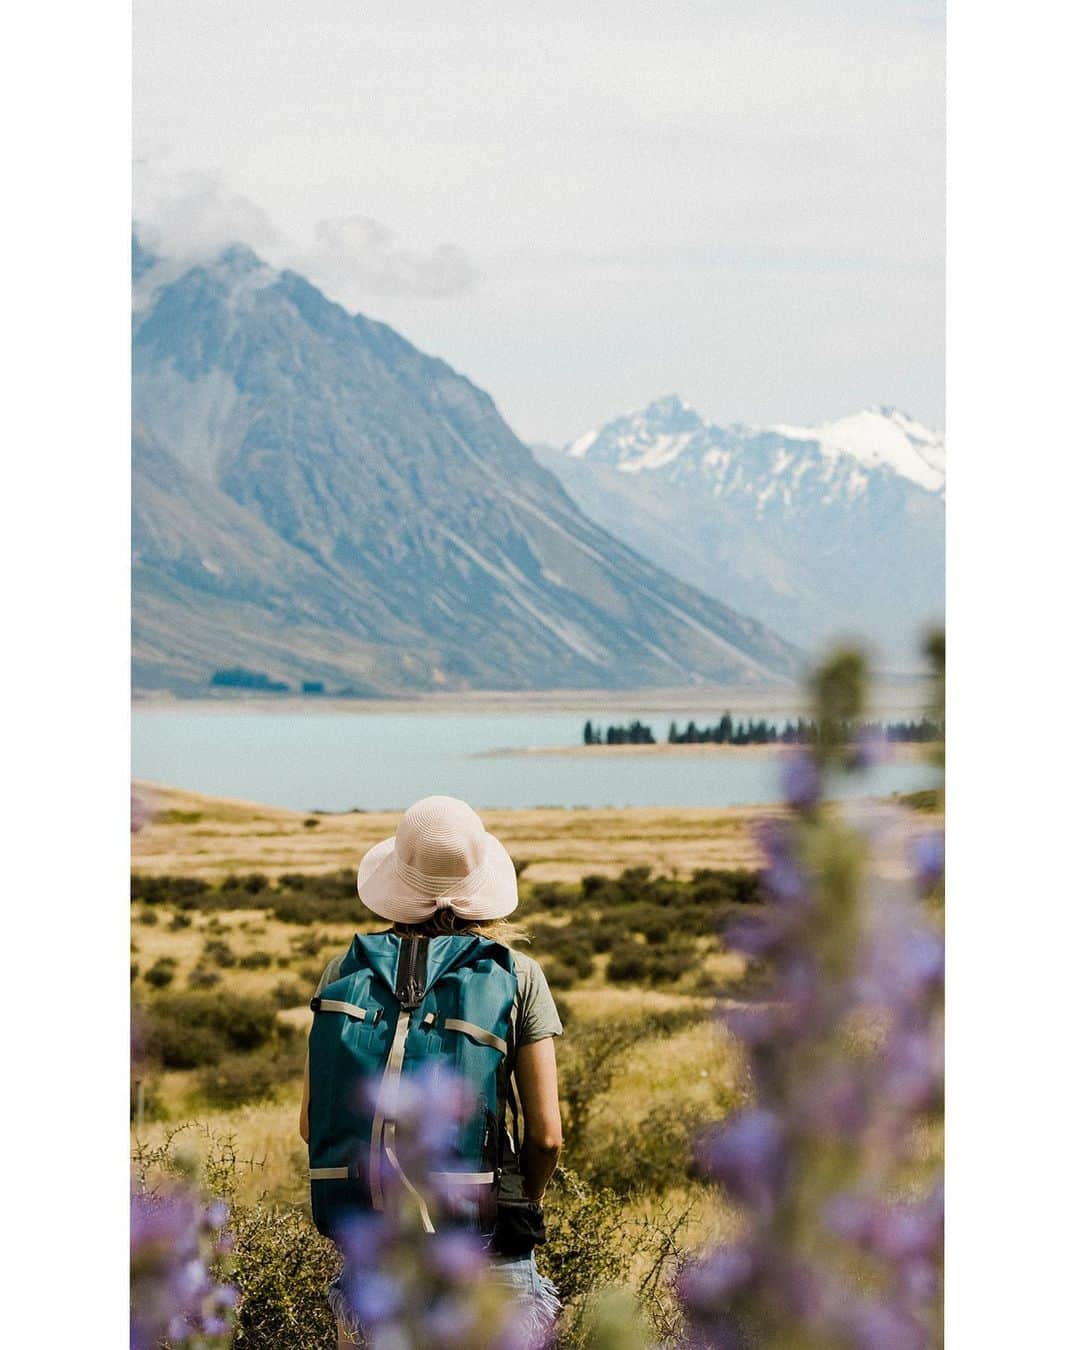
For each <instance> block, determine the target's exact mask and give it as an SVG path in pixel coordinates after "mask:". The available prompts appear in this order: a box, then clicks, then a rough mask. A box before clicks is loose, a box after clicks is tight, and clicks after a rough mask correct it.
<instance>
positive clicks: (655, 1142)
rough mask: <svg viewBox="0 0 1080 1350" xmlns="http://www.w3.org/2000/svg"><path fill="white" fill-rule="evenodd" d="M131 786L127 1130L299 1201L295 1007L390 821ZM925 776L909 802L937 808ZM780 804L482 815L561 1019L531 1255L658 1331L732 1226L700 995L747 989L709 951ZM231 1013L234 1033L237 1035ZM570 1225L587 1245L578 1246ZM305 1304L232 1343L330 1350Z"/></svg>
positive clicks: (727, 996) (740, 975)
mask: <svg viewBox="0 0 1080 1350" xmlns="http://www.w3.org/2000/svg"><path fill="white" fill-rule="evenodd" d="M147 791H149V793H150V794H151V795H152V798H153V805H154V809H155V812H156V816H155V818H154V820H153V821H152V823H151V824H149V825H148V826H146V827H145V828H144V829H143V830H142V831H141V832H140V833H139V834H138V835H136V836H135V839H134V847H133V853H134V856H133V901H132V929H131V933H132V941H131V962H132V1000H133V1003H134V1004H135V1005H136V1007H137V1009H139V1016H140V1019H141V1021H142V1022H143V1024H144V1027H149V1030H148V1031H147V1032H146V1033H145V1034H146V1038H147V1045H148V1047H149V1048H148V1050H147V1052H146V1054H145V1058H144V1061H143V1067H142V1068H141V1069H140V1070H139V1073H140V1078H141V1083H142V1089H141V1106H142V1124H141V1128H136V1127H135V1120H134V1114H135V1109H136V1107H135V1102H136V1100H137V1098H136V1097H133V1134H134V1135H135V1136H136V1139H135V1142H136V1146H137V1147H138V1146H139V1145H140V1144H141V1145H142V1146H144V1147H150V1148H153V1147H155V1146H158V1145H161V1144H162V1143H163V1142H165V1141H166V1140H167V1139H168V1138H169V1137H170V1135H171V1134H172V1132H173V1131H175V1130H176V1129H177V1128H178V1127H184V1128H183V1129H182V1130H181V1134H180V1136H178V1139H179V1141H180V1145H181V1147H190V1148H191V1149H192V1150H193V1152H194V1154H195V1155H198V1154H200V1153H204V1154H205V1153H206V1152H207V1151H208V1150H212V1149H213V1148H214V1147H218V1146H220V1141H222V1140H228V1141H229V1147H230V1148H233V1149H235V1155H236V1158H237V1159H238V1165H237V1181H238V1191H237V1200H238V1202H239V1203H241V1204H242V1205H246V1206H251V1207H258V1206H263V1207H269V1208H270V1209H271V1210H273V1211H274V1212H279V1211H280V1212H282V1213H292V1214H294V1215H296V1216H301V1215H302V1213H303V1212H304V1207H305V1205H306V1202H307V1181H306V1166H307V1162H306V1153H305V1148H304V1145H303V1144H302V1142H301V1140H300V1138H299V1135H298V1133H297V1128H296V1125H297V1115H298V1110H299V1104H300V1090H301V1073H302V1064H303V1054H304V1045H305V1040H306V1032H307V1028H308V1026H309V1022H310V1016H311V1014H310V1012H309V1010H308V1007H307V1004H308V1000H309V999H310V997H311V995H312V993H313V991H314V988H315V985H316V982H317V980H318V978H319V975H320V974H321V972H322V970H323V968H324V967H325V965H326V963H327V961H328V960H329V959H330V958H331V957H332V956H334V955H336V954H338V953H339V952H341V951H343V950H344V949H345V948H346V946H347V945H348V943H349V941H350V940H351V937H352V935H353V933H354V932H355V931H357V930H360V931H364V930H365V929H366V930H373V929H375V928H381V927H383V926H384V925H383V924H381V923H380V922H379V921H377V920H368V919H367V918H366V911H364V910H363V907H362V906H361V905H360V904H359V902H358V900H357V897H356V895H355V888H354V884H353V875H354V871H355V866H356V863H357V861H358V859H359V857H360V855H361V854H362V853H363V851H364V849H365V848H367V847H368V846H369V845H370V844H371V843H373V842H375V841H376V840H378V839H380V838H383V837H385V836H386V835H387V834H389V833H392V831H393V828H394V825H395V824H396V817H394V816H389V815H376V814H367V813H362V812H355V813H348V814H342V815H319V816H306V815H304V814H302V813H298V812H293V811H287V810H281V809H277V808H272V807H265V806H259V805H255V804H251V803H244V802H235V801H224V800H218V799H213V798H208V797H203V796H199V795H197V794H194V793H189V792H178V791H174V790H167V789H162V788H153V789H147ZM931 796H932V794H920V800H919V801H918V802H916V801H912V802H911V805H912V806H915V807H916V808H917V809H921V810H923V811H930V812H936V811H937V810H938V809H939V806H940V803H939V802H938V801H936V800H931V799H930V798H931ZM922 798H926V800H922ZM774 813H775V812H774V809H772V808H763V809H755V810H754V811H753V812H750V811H746V810H738V809H726V810H708V809H688V810H682V809H679V810H667V809H633V810H622V811H614V810H564V811H556V810H531V811H502V812H487V813H485V822H486V824H487V825H488V827H489V828H490V829H492V830H493V831H494V832H495V833H496V834H498V835H499V836H500V837H501V838H502V839H503V840H504V842H505V843H506V844H507V846H508V847H509V849H510V851H511V853H512V855H513V856H514V858H515V860H516V861H517V862H518V864H519V867H520V868H521V869H522V874H521V875H522V881H521V888H522V902H521V905H520V907H519V910H518V912H517V914H516V915H515V918H520V920H521V922H522V924H523V926H524V927H525V929H526V930H527V931H528V932H530V933H531V934H532V939H533V940H532V942H531V943H530V944H529V945H528V946H526V947H525V948H524V949H525V950H528V951H530V952H531V953H532V954H533V955H535V956H536V957H537V959H538V960H540V962H541V964H542V965H543V966H544V969H545V971H546V972H547V974H548V977H549V980H550V982H551V984H552V987H553V992H554V995H555V999H556V1002H557V1004H558V1006H559V1008H560V1011H561V1013H562V1015H563V1019H564V1022H565V1024H566V1034H565V1036H564V1037H563V1038H562V1040H561V1042H560V1044H559V1062H560V1080H561V1086H562V1095H563V1102H564V1118H565V1126H566V1149H565V1153H564V1162H565V1164H566V1167H567V1168H568V1169H569V1173H568V1174H567V1175H566V1176H564V1177H563V1178H562V1179H561V1180H560V1181H559V1182H558V1184H556V1186H555V1187H554V1189H553V1191H552V1193H551V1197H550V1205H549V1214H550V1216H551V1223H552V1230H553V1231H552V1241H551V1242H550V1243H549V1245H548V1247H547V1248H546V1249H545V1250H544V1253H543V1256H542V1260H541V1264H542V1265H543V1263H544V1262H545V1261H546V1262H548V1263H549V1268H550V1269H551V1270H552V1273H553V1274H559V1275H560V1278H561V1280H562V1282H563V1283H564V1285H565V1284H567V1283H569V1284H570V1286H571V1288H570V1293H571V1294H572V1296H573V1297H572V1298H571V1300H570V1301H571V1304H572V1309H571V1312H573V1310H574V1308H577V1309H579V1310H580V1308H581V1306H583V1304H584V1303H585V1302H587V1296H588V1294H589V1292H590V1290H591V1289H592V1287H593V1286H594V1285H599V1284H602V1283H605V1282H611V1281H612V1280H613V1281H614V1282H615V1283H617V1284H619V1285H621V1286H623V1287H625V1288H628V1289H630V1290H633V1291H634V1292H635V1293H636V1294H637V1295H638V1296H639V1298H640V1299H641V1300H642V1302H643V1304H644V1306H645V1307H646V1309H647V1311H648V1313H649V1316H650V1317H651V1319H652V1322H653V1327H654V1333H655V1334H656V1335H657V1336H658V1338H659V1340H660V1341H661V1342H662V1341H663V1340H664V1339H665V1338H667V1336H668V1334H669V1333H670V1332H671V1330H672V1321H671V1319H672V1317H673V1315H674V1314H673V1308H672V1303H671V1300H670V1299H669V1298H667V1297H666V1296H665V1295H664V1293H663V1288H664V1283H665V1281H666V1279H667V1277H668V1276H670V1275H671V1274H673V1273H674V1270H675V1269H676V1267H677V1265H678V1263H679V1261H680V1260H681V1259H682V1257H683V1254H684V1253H686V1252H687V1251H689V1250H692V1249H694V1248H696V1247H698V1246H700V1245H701V1244H702V1243H703V1242H704V1241H705V1240H706V1239H708V1238H709V1237H710V1236H716V1235H719V1234H721V1233H729V1232H730V1231H731V1230H732V1228H733V1226H734V1225H735V1223H736V1215H735V1214H734V1213H733V1211H732V1210H731V1209H730V1207H728V1206H727V1205H726V1204H725V1203H724V1202H723V1200H722V1199H721V1198H720V1196H719V1195H718V1193H717V1192H716V1191H715V1190H713V1189H711V1188H708V1187H706V1186H705V1185H704V1184H703V1183H702V1182H701V1181H700V1180H698V1179H697V1178H696V1177H695V1176H694V1175H693V1173H692V1171H691V1170H690V1168H689V1166H688V1163H687V1158H688V1156H689V1152H690V1144H691V1141H692V1139H693V1137H694V1134H695V1133H696V1131H697V1129H698V1128H699V1126H700V1125H702V1124H703V1123H705V1122H707V1121H709V1120H715V1119H718V1118H721V1117H723V1116H724V1115H725V1114H726V1113H727V1112H728V1111H730V1110H731V1109H733V1108H734V1107H735V1106H737V1105H739V1104H740V1103H741V1102H743V1101H745V1100H746V1083H745V1075H744V1066H743V1062H742V1057H741V1053H740V1050H739V1047H738V1045H737V1043H736V1042H735V1041H734V1040H733V1039H732V1038H731V1037H730V1036H729V1034H728V1033H727V1032H726V1031H725V1030H724V1029H723V1028H722V1027H721V1026H720V1025H719V1024H718V1022H717V1021H716V1018H715V1016H714V1009H715V1007H716V1002H717V999H718V998H719V999H720V1000H721V1001H728V1002H736V1003H737V1002H740V1001H741V1000H742V999H743V998H744V997H745V996H746V994H747V991H748V989H752V982H753V978H754V972H753V970H752V969H751V970H748V969H747V966H746V963H745V960H744V958H743V957H742V956H740V955H737V954H735V953H733V952H730V951H727V950H726V949H725V946H724V941H723V930H724V925H725V923H726V922H727V921H728V920H729V919H730V918H731V917H734V916H735V915H736V914H737V912H738V911H739V910H741V909H742V908H743V907H744V906H746V905H756V904H757V903H758V902H759V899H760V893H759V891H758V889H757V878H756V868H757V867H758V866H759V864H760V858H759V856H758V852H757V848H756V845H755V843H754V840H753V834H752V828H753V824H754V821H755V820H760V819H761V818H762V817H763V816H766V815H770V814H774ZM571 930H572V931H571ZM215 1018H217V1019H218V1021H215ZM219 1024H220V1025H219ZM236 1026H241V1027H243V1028H245V1029H246V1030H245V1037H246V1039H244V1040H243V1041H242V1042H239V1041H238V1042H236V1043H232V1042H230V1041H229V1035H230V1034H231V1032H230V1031H229V1028H232V1029H233V1030H235V1027H236ZM221 1027H225V1028H226V1030H225V1031H222V1030H221ZM188 1122H199V1125H198V1127H197V1128H196V1127H193V1126H188V1124H187V1123H188ZM215 1139H216V1140H217V1141H218V1143H217V1144H215V1143H214V1140H215ZM252 1212H254V1210H253V1211H252ZM293 1221H294V1222H295V1221H297V1220H295V1219H294V1220H293ZM586 1229H587V1230H589V1231H590V1232H591V1233H594V1234H600V1235H601V1236H602V1241H601V1240H600V1239H598V1240H597V1242H595V1243H594V1244H593V1245H592V1246H591V1247H590V1246H588V1244H586V1245H584V1246H582V1241H581V1233H582V1231H583V1230H586ZM604 1244H606V1246H605V1245H604ZM316 1284H317V1281H312V1287H313V1288H314V1287H315V1285H316ZM313 1297H314V1296H313ZM319 1298H321V1295H319ZM312 1308H320V1309H321V1304H320V1303H317V1302H313V1303H312ZM323 1316H324V1314H323V1312H322V1311H314V1312H312V1313H311V1316H310V1317H309V1319H308V1320H309V1321H311V1320H312V1319H315V1322H317V1321H318V1319H319V1318H320V1317H323ZM315 1322H312V1326H313V1327H314V1330H312V1333H311V1336H310V1337H309V1338H307V1339H299V1338H295V1337H290V1338H286V1339H282V1333H281V1332H280V1331H278V1332H275V1333H273V1335H271V1334H269V1333H259V1332H252V1333H251V1334H249V1335H248V1336H247V1338H246V1339H244V1340H243V1344H244V1345H245V1346H253V1347H259V1346H262V1345H266V1346H267V1347H270V1346H274V1345H280V1346H282V1347H287V1346H289V1345H292V1344H295V1345H297V1346H298V1347H303V1350H307V1347H309V1346H310V1347H312V1348H313V1350H322V1347H323V1346H324V1345H325V1346H328V1347H329V1346H332V1344H333V1342H332V1339H330V1338H329V1335H330V1333H329V1331H328V1329H327V1327H326V1326H324V1325H323V1324H322V1323H319V1325H318V1326H317V1327H316V1326H315ZM260 1337H261V1339H260ZM275 1337H276V1339H275ZM320 1338H321V1339H320ZM574 1343H575V1342H574V1339H573V1336H572V1335H571V1336H570V1337H569V1339H567V1341H566V1344H567V1345H572V1344H574Z"/></svg>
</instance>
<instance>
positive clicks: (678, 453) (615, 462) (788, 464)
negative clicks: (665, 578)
mask: <svg viewBox="0 0 1080 1350" xmlns="http://www.w3.org/2000/svg"><path fill="white" fill-rule="evenodd" d="M537 453H538V454H539V456H540V458H541V459H542V460H543V462H544V463H546V464H547V465H548V467H549V468H551V469H553V470H554V471H555V472H556V473H557V474H558V475H559V477H560V478H561V479H562V481H563V483H564V485H565V486H566V488H567V490H568V491H569V492H570V495H571V496H572V497H573V498H574V499H575V500H576V501H577V503H578V505H579V506H580V507H581V508H582V509H583V510H584V511H585V512H586V514H588V515H590V516H592V517H593V519H595V520H597V521H598V522H599V523H600V524H602V525H604V526H605V527H606V528H607V529H609V530H611V531H612V533H614V534H616V535H618V536H620V537H621V538H622V539H623V540H625V541H626V542H628V543H630V544H632V545H633V547H635V548H637V549H639V550H640V551H641V552H643V553H644V554H645V555H646V556H647V557H649V558H651V559H652V560H653V561H655V562H657V563H660V564H661V565H662V566H664V567H665V568H667V569H668V570H670V571H673V572H674V573H675V574H676V575H678V576H680V577H682V578H683V579H684V580H687V581H691V582H693V583H694V584H695V585H698V586H701V587H702V588H703V589H705V590H707V591H711V592H713V593H714V594H723V595H724V596H725V598H726V599H728V600H729V601H730V602H731V603H733V604H735V605H736V606H737V607H740V608H743V609H745V610H747V611H748V612H749V613H752V614H755V615H757V616H759V617H760V618H762V619H763V620H764V621H765V622H766V623H768V624H770V625H771V626H773V627H775V628H777V629H778V630H779V631H781V632H783V633H785V634H786V635H787V636H789V637H791V638H792V639H793V640H795V641H798V642H802V643H807V644H810V645H812V646H814V645H819V644H822V643H824V642H826V641H828V640H830V639H835V638H838V637H841V636H849V635H853V634H854V635H859V634H861V635H863V636H865V637H868V638H870V639H871V640H872V641H873V642H874V643H875V644H876V645H877V647H878V648H879V650H880V652H881V654H882V655H884V656H885V657H886V658H887V659H889V660H891V661H893V662H894V663H904V662H906V661H907V660H909V659H910V658H911V656H912V654H913V653H914V651H915V650H916V649H917V644H918V639H919V634H920V633H921V631H922V629H923V628H924V627H925V626H926V625H927V624H929V623H932V622H935V621H940V619H941V617H942V614H943V611H944V496H945V446H944V441H943V439H942V437H941V436H940V435H938V434H937V433H936V432H934V431H932V430H930V429H929V428H927V427H925V426H922V425H921V424H920V423H918V422H916V421H915V420H914V419H912V418H910V417H908V416H907V415H906V414H904V413H902V412H900V411H898V410H897V409H895V408H889V407H876V408H871V409H868V410H866V411H864V412H858V413H854V414H853V415H851V416H849V417H843V418H840V419H839V420H837V421H833V422H827V423H824V424H822V425H820V426H816V427H799V426H790V425H783V424H781V425H775V426H768V427H756V426H746V425H743V424H733V425H730V426H724V425H719V424H717V423H713V422H709V421H707V420H706V419H704V418H703V417H701V415H700V414H699V413H697V412H696V411H695V410H694V409H693V408H691V407H688V406H687V405H686V404H685V403H683V402H682V400H681V399H679V398H678V397H676V396H674V395H672V396H668V397H666V398H662V399H658V400H656V401H655V402H654V403H650V404H649V405H648V406H647V407H645V408H642V409H638V410H636V411H633V412H629V413H626V414H625V415H624V416H622V417H618V418H616V419H615V420H613V421H611V422H608V423H607V424H606V425H604V426H602V427H599V428H597V429H596V430H593V431H588V432H586V433H585V434H584V435H582V436H579V437H578V438H577V439H576V440H575V441H573V442H572V443H571V444H570V445H568V446H566V447H565V449H563V450H561V451H553V450H544V449H543V448H539V449H538V451H537Z"/></svg>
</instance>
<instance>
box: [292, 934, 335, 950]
mask: <svg viewBox="0 0 1080 1350" xmlns="http://www.w3.org/2000/svg"><path fill="white" fill-rule="evenodd" d="M329 944H330V939H329V938H328V937H327V936H326V934H325V933H317V932H312V933H301V934H300V936H299V937H294V938H293V939H292V941H291V942H290V943H289V946H290V947H291V948H292V950H293V952H294V953H295V955H297V956H318V955H319V953H320V952H321V951H322V949H323V948H324V947H327V946H329Z"/></svg>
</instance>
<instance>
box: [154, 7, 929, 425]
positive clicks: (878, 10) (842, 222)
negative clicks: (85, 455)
mask: <svg viewBox="0 0 1080 1350" xmlns="http://www.w3.org/2000/svg"><path fill="white" fill-rule="evenodd" d="M943 10H944V5H943V3H941V2H940V0H653V3H644V0H574V2H573V3H566V2H565V0H543V2H542V3H541V2H540V0H536V2H535V3H533V4H529V5H526V4H523V3H517V2H516V0H490V2H489V3H470V2H469V0H440V2H439V3H431V2H429V0H389V2H388V3H382V2H375V3H366V2H365V0H303V3H297V0H288V2H287V3H286V0H224V2H223V0H135V24H136V29H135V77H136V79H135V147H136V171H135V184H136V214H137V216H138V217H139V218H140V220H142V221H145V222H147V223H149V224H151V225H153V226H155V227H156V229H157V230H158V233H159V237H160V240H161V242H162V245H163V246H165V247H167V248H168V249H169V250H170V251H172V252H184V253H188V252H198V251H200V250H203V249H206V248H211V247H213V246H215V245H216V244H218V243H221V242H224V241H226V240H229V239H234V238H240V239H243V240H244V241H246V242H248V243H250V244H251V245H252V246H253V247H255V248H256V249H258V250H259V251H261V252H262V254H263V255H264V256H265V257H266V258H267V259H268V260H270V261H272V262H275V263H279V264H288V265H291V266H295V267H298V268H300V269H301V270H303V271H304V272H305V273H306V274H307V275H308V276H310V277H311V279H312V280H313V281H315V282H316V283H317V284H318V285H320V286H321V287H322V288H323V289H325V290H326V291H327V292H328V293H329V294H331V295H332V296H333V297H334V298H335V299H338V300H340V301H341V302H342V303H343V304H345V305H346V306H347V307H349V308H350V309H359V310H362V311H363V312H364V313H365V314H369V315H371V316H373V317H375V318H380V319H384V320H385V321H387V322H388V323H391V324H393V325H394V327H396V328H398V329H399V330H400V331H401V332H402V333H403V334H404V335H405V336H406V337H408V338H409V339H410V340H412V341H413V342H415V343H416V344H417V345H419V346H420V347H422V348H424V349H425V350H427V351H430V352H433V353H435V354H438V355H440V356H443V357H445V358H446V359H447V360H448V361H449V362H450V363H451V364H452V365H454V366H455V367H457V368H458V369H459V370H461V371H462V372H463V373H464V374H466V375H468V376H469V378H470V379H472V380H473V381H475V382H476V383H477V384H479V385H481V386H483V387H484V388H485V389H487V390H488V391H489V392H490V393H491V394H492V396H493V397H494V398H495V401H496V403H497V404H498V405H499V407H500V409H501V411H502V412H503V413H504V415H505V416H506V417H507V418H508V420H509V421H510V423H511V425H512V426H513V427H514V429H515V430H516V431H517V432H518V433H519V434H520V435H521V436H523V437H524V438H525V439H527V440H546V441H551V442H556V443H557V442H561V441H564V440H567V439H569V438H570V437H572V436H575V435H577V434H578V433H579V432H581V431H583V430H585V429H586V428H588V427H590V426H592V425H595V424H596V423H598V422H600V421H603V420H605V419H607V418H608V417H611V416H613V415H615V414H617V413H620V412H622V411H625V410H626V409H627V408H630V407H633V406H637V405H640V404H642V403H645V402H647V401H649V400H650V399H652V398H654V397H656V396H658V395H660V394H663V393H668V392H677V393H680V394H682V395H683V397H684V398H686V399H687V400H688V401H690V402H692V403H694V404H695V405H696V406H698V407H699V408H700V409H701V411H702V412H704V413H706V414H707V415H710V416H713V417H716V418H719V419H722V420H744V421H786V422H793V421H817V420H820V419H823V418H826V417H833V416H839V415H842V414H844V413H847V412H851V411H854V410H855V409H857V408H860V407H864V406H866V405H868V404H871V403H892V404H897V405H898V406H900V407H902V408H904V409H905V410H906V411H908V412H910V413H911V414H912V415H914V416H916V417H918V418H920V419H922V420H924V421H926V422H929V423H931V424H932V425H940V424H941V423H942V421H943V414H944V408H943V400H944V394H943V390H944V333H943V326H944V325H943V318H944V315H943V310H944V278H943V250H944V125H943V123H944V16H943Z"/></svg>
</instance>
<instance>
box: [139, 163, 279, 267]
mask: <svg viewBox="0 0 1080 1350" xmlns="http://www.w3.org/2000/svg"><path fill="white" fill-rule="evenodd" d="M140 169H141V166H139V165H137V166H136V172H135V221H136V224H137V226H138V228H139V236H140V238H141V239H142V241H143V243H144V244H145V245H146V246H147V247H148V248H150V249H151V250H152V251H153V252H154V253H157V254H159V255H160V256H162V257H166V258H178V259H183V258H200V257H206V256H208V255H210V254H213V253H217V252H218V251H219V250H220V249H222V248H224V247H225V246H226V245H227V244H235V243H244V244H247V245H249V247H251V248H253V249H255V250H256V251H259V252H264V253H267V254H269V253H276V252H278V251H279V250H280V248H281V246H282V245H283V243H284V240H283V239H282V236H281V233H280V231H279V230H278V229H277V227H276V226H275V225H274V223H273V221H272V220H271V219H270V216H269V215H268V214H267V212H266V211H265V210H264V209H263V208H262V207H261V206H259V205H258V204H257V203H256V202H253V201H251V200H250V199H249V198H247V197H242V196H240V195H239V194H238V193H234V192H230V191H229V190H228V189H227V188H226V187H225V186H224V184H223V183H222V182H221V181H220V180H219V179H218V178H216V177H215V176H214V175H212V174H208V173H199V172H194V171H188V172H185V173H181V174H179V175H178V176H177V177H176V178H175V179H173V180H172V181H171V182H169V181H167V180H165V181H163V180H162V179H161V178H160V177H159V176H158V174H156V173H155V172H154V171H153V170H149V169H146V168H142V169H141V171H140Z"/></svg>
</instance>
